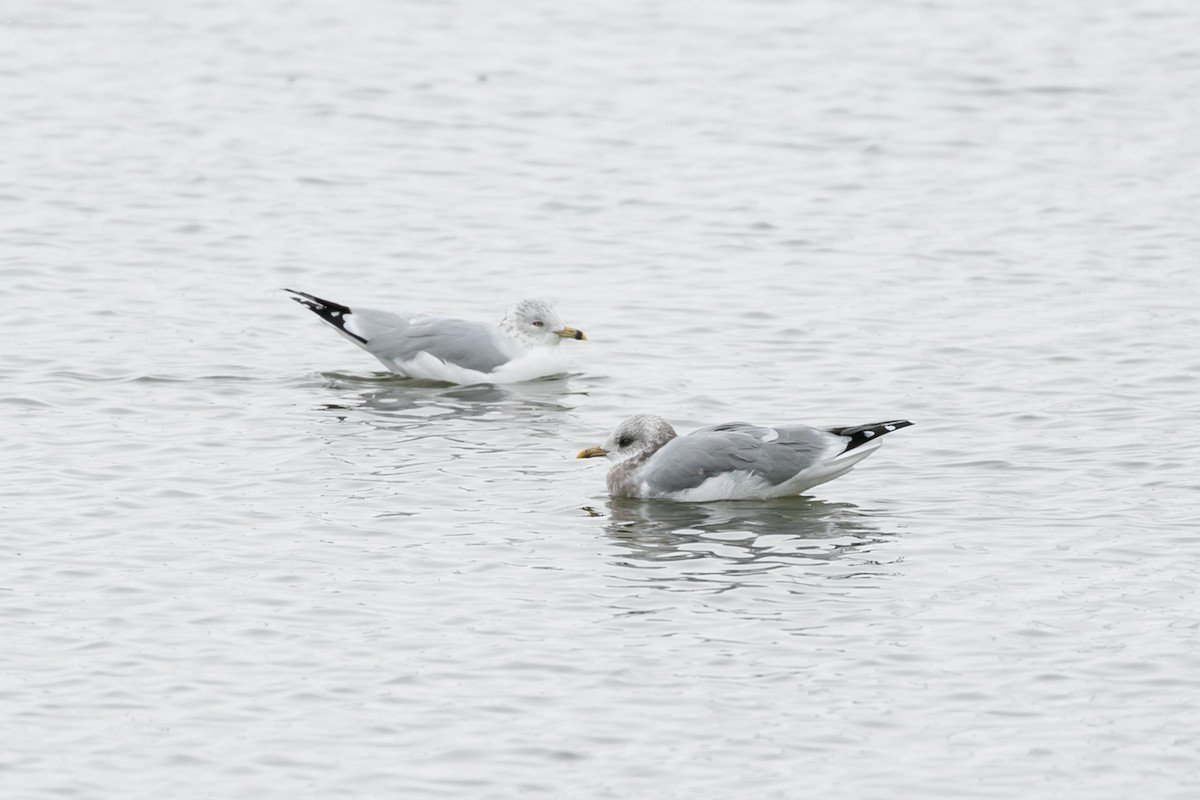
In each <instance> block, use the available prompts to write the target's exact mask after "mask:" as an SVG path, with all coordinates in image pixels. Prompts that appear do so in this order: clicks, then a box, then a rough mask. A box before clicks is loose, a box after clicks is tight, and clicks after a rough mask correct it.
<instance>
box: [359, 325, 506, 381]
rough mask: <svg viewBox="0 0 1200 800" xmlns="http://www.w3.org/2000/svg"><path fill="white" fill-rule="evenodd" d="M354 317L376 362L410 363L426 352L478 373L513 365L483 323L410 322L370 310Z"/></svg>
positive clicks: (366, 346) (489, 329)
mask: <svg viewBox="0 0 1200 800" xmlns="http://www.w3.org/2000/svg"><path fill="white" fill-rule="evenodd" d="M354 315H355V316H356V317H360V318H361V322H362V323H363V330H364V333H365V336H366V339H367V341H366V344H365V345H364V347H365V348H366V349H367V351H368V352H370V353H371V354H372V355H374V356H375V357H376V358H385V359H391V360H395V361H408V360H410V359H412V358H414V357H416V355H417V354H418V353H422V352H425V353H429V354H430V355H431V356H434V357H435V358H440V359H441V360H442V361H445V362H446V363H448V364H454V365H455V366H459V367H464V368H466V369H473V370H475V371H477V372H491V371H492V370H494V369H495V368H496V367H498V366H500V365H501V364H504V363H507V362H508V361H509V356H508V355H507V354H506V353H504V352H503V351H502V350H501V349H500V347H499V345H498V343H497V341H496V336H495V334H494V332H493V331H492V329H491V328H490V327H489V326H487V325H484V324H483V323H481V322H468V321H466V320H461V319H431V318H424V319H417V320H413V321H409V320H406V319H404V318H403V317H400V316H397V315H396V314H389V313H387V312H385V311H370V310H368V309H364V310H362V311H359V310H358V309H355V311H354Z"/></svg>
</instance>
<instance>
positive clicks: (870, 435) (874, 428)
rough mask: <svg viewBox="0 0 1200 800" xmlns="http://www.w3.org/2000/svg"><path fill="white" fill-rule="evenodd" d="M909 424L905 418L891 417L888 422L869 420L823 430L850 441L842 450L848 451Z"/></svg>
mask: <svg viewBox="0 0 1200 800" xmlns="http://www.w3.org/2000/svg"><path fill="white" fill-rule="evenodd" d="M909 425H912V423H911V422H909V421H908V420H906V419H893V420H890V421H888V422H871V423H868V424H867V425H851V426H850V427H846V428H826V429H825V430H827V431H829V432H830V433H832V434H835V435H837V436H845V437H846V438H848V439H849V440H850V441H849V442H848V443H847V444H846V449H845V450H843V451H842V452H843V453H849V452H850V451H851V450H854V449H855V448H857V447H861V446H862V445H864V444H867V443H868V442H871V441H873V440H875V439H878V438H879V437H880V436H883V435H885V434H888V433H891V432H892V431H895V430H899V429H900V428H907V427H908V426H909ZM872 449H874V448H872Z"/></svg>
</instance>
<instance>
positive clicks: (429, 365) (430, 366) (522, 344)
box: [284, 289, 587, 384]
mask: <svg viewBox="0 0 1200 800" xmlns="http://www.w3.org/2000/svg"><path fill="white" fill-rule="evenodd" d="M284 291H285V292H290V293H291V294H292V299H293V300H295V301H296V302H297V303H299V304H300V305H302V306H304V307H305V308H307V309H308V310H309V311H312V312H313V313H314V314H316V315H317V316H318V317H320V318H321V319H322V320H324V321H325V322H327V323H329V324H330V325H331V326H332V327H333V329H334V330H336V331H337V332H338V333H340V334H341V335H342V336H344V337H346V338H347V339H349V340H350V341H352V342H354V343H355V344H356V345H358V346H359V347H361V348H362V349H363V350H366V351H367V352H368V353H370V354H371V355H373V356H375V357H376V358H377V359H379V361H380V362H381V363H382V364H383V365H384V366H385V367H387V368H388V369H389V370H391V371H392V372H395V373H398V374H400V375H407V376H409V377H412V378H426V379H429V380H435V381H445V382H447V383H463V384H473V383H512V382H514V381H525V380H531V379H533V378H539V377H543V376H546V375H556V374H561V373H563V372H565V371H566V363H565V361H564V360H563V359H562V357H561V355H560V353H559V352H558V344H559V343H560V342H562V340H563V339H587V336H585V335H584V334H583V331H580V330H576V329H575V328H569V327H567V326H566V325H563V323H562V320H560V319H559V318H558V314H556V313H555V312H554V309H553V308H552V307H551V306H550V304H549V303H547V302H546V301H544V300H522V301H521V302H519V303H517V304H516V305H514V306H512V307H511V308H509V309H508V312H507V313H506V314H505V315H504V318H503V319H501V320H500V322H499V324H487V323H483V322H470V321H467V320H462V319H449V318H445V317H431V316H427V315H424V314H408V313H397V314H393V313H391V312H389V311H377V310H375V309H373V308H361V307H358V306H355V307H354V308H351V307H349V306H344V305H342V304H341V303H335V302H333V301H331V300H323V299H321V298H320V297H316V296H314V295H311V294H308V293H307V292H298V291H296V290H295V289H284Z"/></svg>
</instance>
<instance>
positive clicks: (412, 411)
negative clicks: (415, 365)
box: [322, 373, 570, 423]
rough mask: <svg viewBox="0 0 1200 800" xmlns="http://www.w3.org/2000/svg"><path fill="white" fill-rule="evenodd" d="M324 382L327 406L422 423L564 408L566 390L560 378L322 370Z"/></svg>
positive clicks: (494, 417) (540, 413) (557, 410)
mask: <svg viewBox="0 0 1200 800" xmlns="http://www.w3.org/2000/svg"><path fill="white" fill-rule="evenodd" d="M325 377H326V378H328V379H329V384H328V386H329V388H331V389H333V390H335V391H336V392H338V394H339V395H340V396H339V398H338V400H337V402H333V403H325V404H323V405H322V408H325V409H327V410H330V411H365V412H368V413H369V414H370V415H371V416H373V417H375V418H377V419H379V418H383V419H386V420H387V421H390V422H404V421H418V422H421V423H427V422H429V421H430V420H434V419H440V418H449V417H453V418H458V419H473V418H474V419H480V418H487V419H497V418H500V419H503V418H504V417H505V416H507V415H511V416H513V417H529V416H541V415H545V414H557V413H560V412H563V411H569V410H570V407H569V406H566V405H563V404H562V403H561V402H560V401H561V400H562V399H563V398H564V397H566V396H568V395H569V394H570V392H569V391H568V390H567V389H566V385H565V384H564V383H563V382H562V381H555V380H545V381H532V382H528V383H524V384H521V385H520V386H505V387H501V386H496V385H492V384H477V385H474V386H447V385H446V384H445V383H440V382H435V381H424V380H411V379H407V378H396V377H394V376H386V377H376V378H361V377H358V376H354V375H344V374H340V373H326V375H325Z"/></svg>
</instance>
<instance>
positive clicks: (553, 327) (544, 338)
mask: <svg viewBox="0 0 1200 800" xmlns="http://www.w3.org/2000/svg"><path fill="white" fill-rule="evenodd" d="M500 329H501V330H503V331H504V332H505V333H506V334H508V335H509V336H511V337H512V338H514V339H516V340H517V341H519V342H524V343H526V344H540V345H544V346H547V347H553V346H555V345H557V344H558V343H559V342H561V341H562V340H563V339H586V338H587V336H584V334H583V331H581V330H577V329H575V328H569V327H567V326H566V325H563V322H562V320H561V319H559V316H558V313H557V312H556V311H555V310H554V308H553V306H551V305H550V304H549V303H547V302H546V301H545V300H522V301H521V302H519V303H517V304H516V305H515V306H513V307H512V308H510V309H509V310H508V313H507V314H505V315H504V319H502V320H501V321H500Z"/></svg>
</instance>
